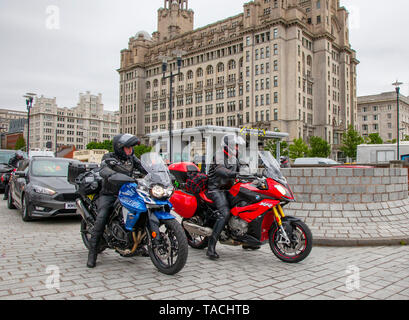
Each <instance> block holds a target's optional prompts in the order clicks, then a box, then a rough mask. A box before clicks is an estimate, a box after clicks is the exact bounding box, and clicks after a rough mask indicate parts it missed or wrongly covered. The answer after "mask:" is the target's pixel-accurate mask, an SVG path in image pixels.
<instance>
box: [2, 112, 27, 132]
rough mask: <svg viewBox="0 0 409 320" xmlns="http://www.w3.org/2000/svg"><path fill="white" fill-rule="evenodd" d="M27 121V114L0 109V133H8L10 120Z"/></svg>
mask: <svg viewBox="0 0 409 320" xmlns="http://www.w3.org/2000/svg"><path fill="white" fill-rule="evenodd" d="M19 119H26V120H27V112H24V111H17V110H9V109H0V132H3V133H4V132H8V131H9V126H10V121H11V120H19Z"/></svg>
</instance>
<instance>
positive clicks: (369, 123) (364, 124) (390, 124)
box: [358, 91, 409, 142]
mask: <svg viewBox="0 0 409 320" xmlns="http://www.w3.org/2000/svg"><path fill="white" fill-rule="evenodd" d="M399 100H400V103H399V118H400V119H399V120H400V121H399V123H400V124H399V128H400V129H401V136H400V139H401V140H402V139H403V138H405V136H407V135H408V136H409V97H405V96H403V95H400V97H399ZM397 123H398V121H397V94H396V92H395V91H392V92H384V93H381V94H377V95H370V96H362V97H358V128H359V133H360V134H361V135H363V136H368V135H369V134H371V133H379V135H380V136H381V138H382V140H383V141H384V142H387V141H390V140H393V139H396V138H397V133H398V130H397Z"/></svg>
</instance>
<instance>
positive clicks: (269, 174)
mask: <svg viewBox="0 0 409 320" xmlns="http://www.w3.org/2000/svg"><path fill="white" fill-rule="evenodd" d="M259 158H260V160H261V164H262V165H263V166H264V170H263V175H264V176H265V177H266V178H271V179H273V180H276V181H277V182H279V183H281V184H284V185H287V179H286V178H285V177H284V176H283V174H282V173H281V168H280V164H279V163H278V161H277V160H276V158H274V156H273V155H272V154H271V152H270V151H259Z"/></svg>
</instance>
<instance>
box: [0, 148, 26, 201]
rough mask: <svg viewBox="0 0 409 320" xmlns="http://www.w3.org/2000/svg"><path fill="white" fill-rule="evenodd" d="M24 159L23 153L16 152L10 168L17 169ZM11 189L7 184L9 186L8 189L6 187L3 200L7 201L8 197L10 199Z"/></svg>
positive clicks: (10, 162) (10, 161)
mask: <svg viewBox="0 0 409 320" xmlns="http://www.w3.org/2000/svg"><path fill="white" fill-rule="evenodd" d="M23 159H24V154H23V152H22V151H20V150H19V151H17V152H16V154H15V155H14V157H13V158H11V159H10V160H9V166H11V167H13V168H15V169H17V167H18V163H19V162H20V161H21V160H23ZM9 189H10V186H9V184H8V183H7V184H6V187H5V190H4V197H3V200H7V199H8V197H9Z"/></svg>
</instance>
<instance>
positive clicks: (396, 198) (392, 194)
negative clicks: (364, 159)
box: [282, 168, 409, 245]
mask: <svg viewBox="0 0 409 320" xmlns="http://www.w3.org/2000/svg"><path fill="white" fill-rule="evenodd" d="M282 172H283V175H284V176H285V177H286V178H287V180H288V183H289V185H290V186H291V188H292V190H293V192H294V194H295V197H296V200H297V202H295V203H290V204H288V205H287V206H286V213H287V215H291V216H295V217H298V218H301V219H302V220H304V221H305V222H306V223H307V224H308V225H309V226H310V228H311V230H312V232H313V235H314V239H315V241H314V242H315V244H322V245H371V244H374V245H375V244H377V245H385V244H399V243H400V242H401V241H407V242H409V241H408V240H409V199H408V169H406V168H370V169H369V168H368V169H367V168H362V169H361V168H292V169H282Z"/></svg>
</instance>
